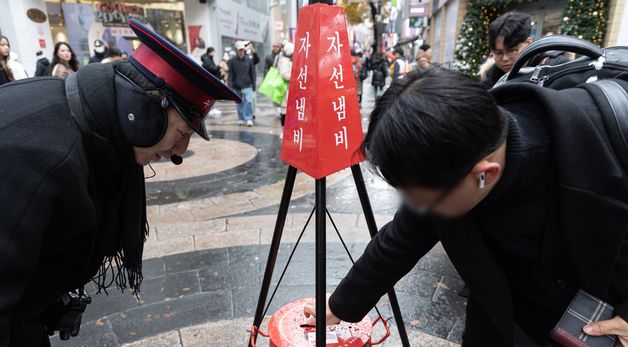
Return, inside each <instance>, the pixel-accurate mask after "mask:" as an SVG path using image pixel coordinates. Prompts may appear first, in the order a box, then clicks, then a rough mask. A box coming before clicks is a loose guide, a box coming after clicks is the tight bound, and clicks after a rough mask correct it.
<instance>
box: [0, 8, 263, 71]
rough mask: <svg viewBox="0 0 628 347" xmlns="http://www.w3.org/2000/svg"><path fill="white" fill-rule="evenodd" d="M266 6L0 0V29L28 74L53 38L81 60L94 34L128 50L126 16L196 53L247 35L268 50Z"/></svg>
mask: <svg viewBox="0 0 628 347" xmlns="http://www.w3.org/2000/svg"><path fill="white" fill-rule="evenodd" d="M269 11H270V8H269V6H268V0H183V1H167V0H154V1H150V0H135V1H132V2H126V1H125V2H122V1H89V0H81V1H71V0H64V1H61V0H24V1H18V0H0V32H1V33H2V34H3V35H5V36H7V37H8V38H9V40H10V42H11V46H12V47H11V49H12V51H14V52H16V53H17V54H18V56H19V57H20V61H21V62H22V63H23V64H24V65H25V66H26V68H27V70H28V71H29V73H30V74H31V75H32V74H33V73H34V71H35V64H36V60H37V56H36V53H37V52H38V51H42V52H43V56H44V57H47V58H48V59H52V54H53V49H54V45H55V44H56V43H57V42H59V41H63V42H67V43H68V44H70V46H71V47H72V49H73V50H74V51H75V53H76V55H77V58H78V60H79V62H80V63H82V64H86V63H87V61H88V60H89V57H90V55H92V54H93V43H94V41H95V40H96V39H101V40H103V41H104V42H106V43H107V45H108V46H110V47H117V48H119V49H121V50H123V51H127V52H129V53H130V52H132V51H133V50H134V49H135V48H136V47H137V45H139V41H138V40H137V39H136V37H135V35H134V33H133V31H132V30H130V29H129V28H128V26H127V24H126V23H127V21H128V19H129V18H137V19H139V20H141V21H143V22H145V23H147V24H148V25H149V26H150V27H152V28H153V29H154V30H155V31H156V32H158V33H159V34H161V35H162V36H164V37H166V38H167V39H168V40H170V41H171V42H172V43H173V44H175V45H176V46H177V47H179V48H180V49H181V50H183V51H184V52H187V53H189V54H190V55H192V56H193V57H195V58H197V59H198V58H199V57H200V55H201V54H202V53H204V51H205V50H206V48H207V47H210V46H212V47H215V48H216V50H217V52H219V53H220V54H217V58H216V59H220V57H222V53H223V52H225V51H229V50H230V49H232V48H233V45H234V43H235V41H237V40H249V41H252V42H253V43H254V45H255V46H256V47H257V49H258V52H259V54H260V56H261V55H263V54H264V53H265V52H266V51H268V50H269V42H270V35H271V32H270V25H271V21H270V17H269ZM34 13H35V14H37V15H33V14H34Z"/></svg>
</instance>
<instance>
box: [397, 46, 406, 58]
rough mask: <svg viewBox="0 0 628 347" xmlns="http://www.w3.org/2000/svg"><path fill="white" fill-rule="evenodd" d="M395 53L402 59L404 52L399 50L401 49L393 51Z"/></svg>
mask: <svg viewBox="0 0 628 347" xmlns="http://www.w3.org/2000/svg"><path fill="white" fill-rule="evenodd" d="M395 53H396V54H399V55H400V56H402V57H403V56H404V55H405V54H404V52H403V49H401V48H397V49H395Z"/></svg>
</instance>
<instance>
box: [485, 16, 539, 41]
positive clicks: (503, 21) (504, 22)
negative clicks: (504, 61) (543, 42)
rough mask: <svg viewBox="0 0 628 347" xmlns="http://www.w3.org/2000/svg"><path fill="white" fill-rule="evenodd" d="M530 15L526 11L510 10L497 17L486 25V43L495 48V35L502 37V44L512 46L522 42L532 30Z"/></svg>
mask: <svg viewBox="0 0 628 347" xmlns="http://www.w3.org/2000/svg"><path fill="white" fill-rule="evenodd" d="M531 23H532V17H530V15H528V14H526V13H521V12H517V11H511V12H507V13H504V14H503V15H501V16H499V17H497V19H495V20H494V21H493V23H491V25H490V26H489V27H488V44H489V46H491V49H495V40H497V37H499V36H503V37H504V46H505V47H506V48H513V47H515V46H517V45H518V44H520V43H522V42H524V41H525V40H526V39H527V38H528V37H530V33H531V32H532V24H531Z"/></svg>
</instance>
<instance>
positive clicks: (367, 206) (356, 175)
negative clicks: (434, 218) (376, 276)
mask: <svg viewBox="0 0 628 347" xmlns="http://www.w3.org/2000/svg"><path fill="white" fill-rule="evenodd" d="M351 172H352V173H353V180H354V181H355V186H356V188H357V189H358V196H359V197H360V203H361V204H362V211H364V218H365V219H366V225H367V226H368V229H369V233H370V234H371V238H373V237H375V235H376V234H377V223H376V222H375V216H374V215H373V208H372V207H371V201H370V200H369V195H368V192H367V191H366V185H365V184H364V176H363V175H362V170H360V165H359V164H356V165H353V166H352V167H351ZM388 299H389V300H390V307H391V309H392V311H393V316H394V317H395V323H396V324H397V330H399V338H400V339H401V344H402V345H403V347H410V340H408V333H407V332H406V325H405V324H404V322H403V316H402V315H401V310H400V309H399V301H398V300H397V294H396V293H395V289H394V288H392V289H391V290H389V291H388Z"/></svg>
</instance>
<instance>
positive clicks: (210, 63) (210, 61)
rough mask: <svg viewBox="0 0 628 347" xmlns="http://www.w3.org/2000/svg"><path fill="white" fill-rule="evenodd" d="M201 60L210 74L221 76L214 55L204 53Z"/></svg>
mask: <svg viewBox="0 0 628 347" xmlns="http://www.w3.org/2000/svg"><path fill="white" fill-rule="evenodd" d="M201 62H202V63H203V68H204V69H205V70H207V71H209V73H210V74H212V75H214V76H216V77H217V78H220V68H219V67H218V66H216V63H214V58H213V57H210V56H209V55H207V54H203V55H202V56H201Z"/></svg>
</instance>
